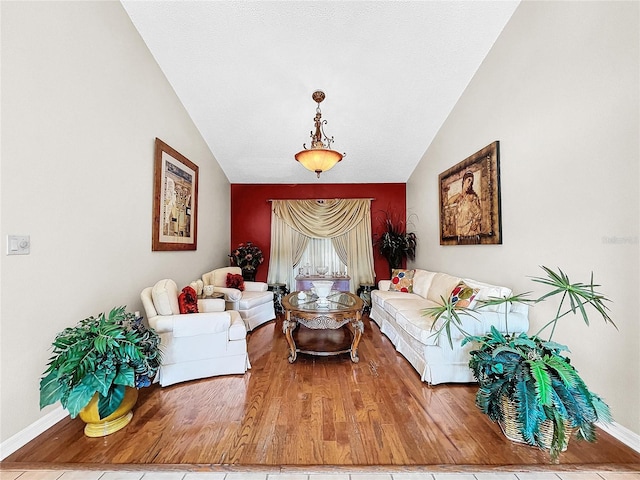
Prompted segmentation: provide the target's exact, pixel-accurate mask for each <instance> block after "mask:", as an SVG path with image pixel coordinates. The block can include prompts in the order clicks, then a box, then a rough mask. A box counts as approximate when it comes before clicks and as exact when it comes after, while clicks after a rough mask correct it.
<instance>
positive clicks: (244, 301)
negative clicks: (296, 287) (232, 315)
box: [238, 291, 273, 310]
mask: <svg viewBox="0 0 640 480" xmlns="http://www.w3.org/2000/svg"><path fill="white" fill-rule="evenodd" d="M269 302H273V293H271V292H250V291H248V292H244V293H243V294H242V297H241V298H240V300H239V302H238V309H239V310H249V309H251V308H253V307H257V306H258V305H262V304H264V303H269Z"/></svg>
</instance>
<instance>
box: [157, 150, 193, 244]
mask: <svg viewBox="0 0 640 480" xmlns="http://www.w3.org/2000/svg"><path fill="white" fill-rule="evenodd" d="M197 246H198V166H197V165H196V164H194V163H193V162H191V161H189V160H188V159H187V158H186V157H185V156H184V155H181V154H180V153H179V152H177V151H176V150H174V149H173V148H171V147H170V146H169V145H167V144H166V143H164V142H163V141H162V140H160V139H159V138H156V144H155V161H154V175H153V228H152V242H151V249H152V250H153V251H163V250H196V249H197Z"/></svg>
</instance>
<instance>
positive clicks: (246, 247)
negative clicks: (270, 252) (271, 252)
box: [229, 242, 264, 271]
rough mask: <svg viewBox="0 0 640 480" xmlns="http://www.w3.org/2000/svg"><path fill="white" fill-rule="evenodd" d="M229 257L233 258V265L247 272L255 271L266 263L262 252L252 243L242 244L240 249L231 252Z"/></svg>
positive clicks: (239, 246)
mask: <svg viewBox="0 0 640 480" xmlns="http://www.w3.org/2000/svg"><path fill="white" fill-rule="evenodd" d="M229 257H230V258H231V263H233V264H234V265H235V266H237V267H240V268H241V269H242V270H245V271H246V270H248V271H251V270H253V271H255V270H256V269H257V268H258V265H260V264H261V263H262V262H264V256H263V255H262V250H260V248H258V247H256V246H255V245H254V244H253V243H252V242H247V243H241V244H240V245H238V248H236V249H235V250H234V251H233V252H231V255H229Z"/></svg>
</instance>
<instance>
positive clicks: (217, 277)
mask: <svg viewBox="0 0 640 480" xmlns="http://www.w3.org/2000/svg"><path fill="white" fill-rule="evenodd" d="M209 273H210V274H212V275H209V276H210V277H213V278H212V279H211V278H209V281H210V282H211V280H213V282H211V283H212V284H213V285H215V286H216V287H226V286H227V273H233V274H237V275H242V269H241V268H240V267H224V268H216V269H215V270H213V271H212V272H209Z"/></svg>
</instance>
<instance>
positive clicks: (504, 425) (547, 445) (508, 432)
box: [498, 396, 573, 452]
mask: <svg viewBox="0 0 640 480" xmlns="http://www.w3.org/2000/svg"><path fill="white" fill-rule="evenodd" d="M501 406H502V418H503V421H500V422H498V424H499V425H500V429H501V430H502V433H504V435H505V437H507V438H508V439H509V440H511V441H512V442H516V443H522V444H525V445H530V446H533V447H536V446H537V447H543V448H544V449H545V450H550V449H551V442H552V440H553V422H552V421H551V420H545V421H544V422H542V423H541V424H540V430H539V432H540V436H539V439H540V445H531V444H530V443H529V442H527V441H526V440H525V439H524V437H523V436H522V433H520V432H521V430H522V424H521V422H519V421H518V413H517V407H516V403H515V402H514V401H513V400H511V399H510V398H508V397H506V396H503V397H502V404H501ZM564 430H565V440H564V443H563V444H562V451H563V452H564V451H565V450H566V449H567V446H568V445H569V439H570V438H571V434H572V433H573V429H572V428H571V425H569V423H568V422H564Z"/></svg>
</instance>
